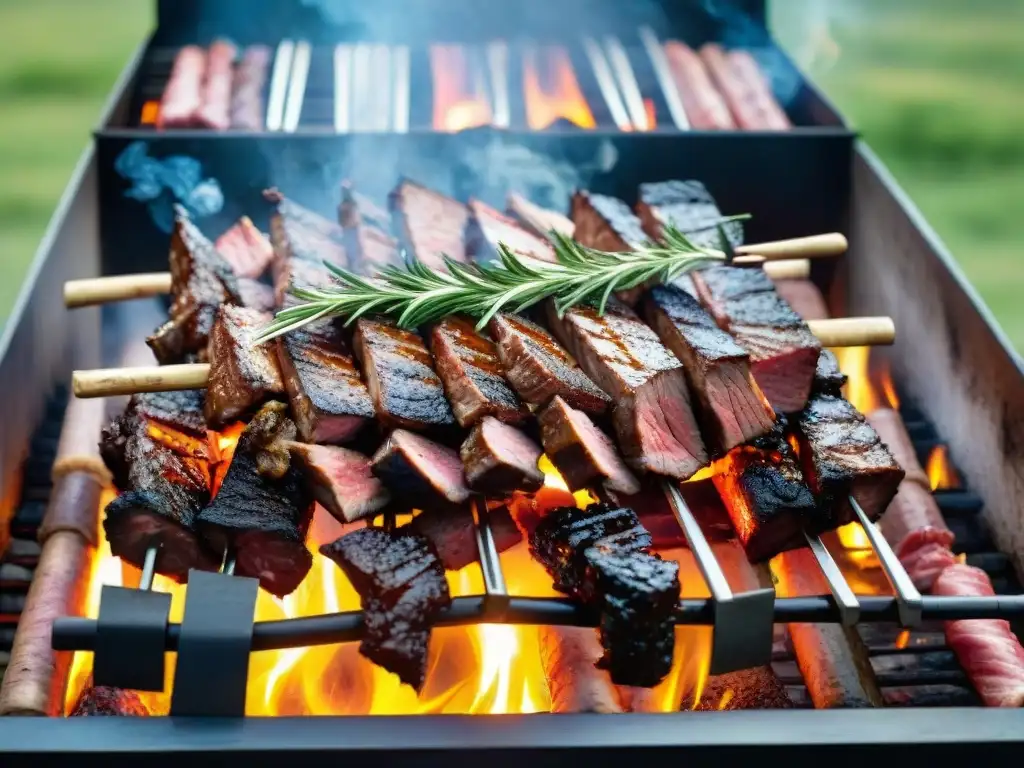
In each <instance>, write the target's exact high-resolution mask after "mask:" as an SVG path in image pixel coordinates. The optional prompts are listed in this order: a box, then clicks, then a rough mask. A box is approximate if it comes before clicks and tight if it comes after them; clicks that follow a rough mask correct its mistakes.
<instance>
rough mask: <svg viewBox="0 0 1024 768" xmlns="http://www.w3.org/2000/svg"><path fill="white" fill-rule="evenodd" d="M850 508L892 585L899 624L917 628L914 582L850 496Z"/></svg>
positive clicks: (919, 606)
mask: <svg viewBox="0 0 1024 768" xmlns="http://www.w3.org/2000/svg"><path fill="white" fill-rule="evenodd" d="M850 506H851V507H852V508H853V511H854V513H855V514H856V515H857V521H858V522H859V523H860V527H861V528H863V529H864V533H865V534H867V537H868V541H870V542H871V547H872V548H873V549H874V550H875V554H876V555H878V562H879V563H880V564H881V566H882V570H883V571H884V572H885V576H886V578H887V579H888V580H889V583H890V584H891V585H892V589H893V592H894V593H895V596H896V603H897V606H898V611H899V617H900V624H901V625H903V626H904V627H906V628H913V627H916V626H918V625H919V624H920V623H921V620H922V601H921V593H920V592H918V591H917V587H915V586H914V582H913V581H912V580H911V578H910V575H909V574H908V573H907V571H906V569H905V568H904V567H903V564H902V563H901V562H900V559H899V558H898V557H897V556H896V553H895V552H893V551H892V547H890V546H889V542H888V541H886V540H885V536H883V535H882V533H881V531H879V530H878V529H877V528H876V527H875V526H874V524H873V523H872V522H871V521H870V520H869V519H868V516H867V514H866V513H865V512H864V510H863V509H862V508H861V506H860V504H858V503H857V500H856V499H855V498H853V496H850Z"/></svg>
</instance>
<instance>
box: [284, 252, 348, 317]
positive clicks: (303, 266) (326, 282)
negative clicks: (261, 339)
mask: <svg viewBox="0 0 1024 768" xmlns="http://www.w3.org/2000/svg"><path fill="white" fill-rule="evenodd" d="M337 282H338V280H337V278H336V277H335V275H334V273H333V272H331V270H329V269H328V268H327V267H326V266H324V265H323V264H321V263H319V262H315V261H309V260H307V259H290V260H289V261H287V262H281V261H275V262H274V288H273V291H274V301H275V302H276V303H277V306H278V307H280V308H282V309H287V308H288V307H291V306H293V305H294V304H296V303H298V302H299V299H297V298H296V297H295V296H293V295H292V293H291V292H292V291H293V290H294V289H296V288H301V289H306V290H315V289H317V288H325V287H330V286H331V285H332V284H337Z"/></svg>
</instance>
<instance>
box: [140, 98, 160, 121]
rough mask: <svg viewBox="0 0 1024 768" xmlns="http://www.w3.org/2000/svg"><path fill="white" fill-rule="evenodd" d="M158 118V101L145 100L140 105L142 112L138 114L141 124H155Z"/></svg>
mask: <svg viewBox="0 0 1024 768" xmlns="http://www.w3.org/2000/svg"><path fill="white" fill-rule="evenodd" d="M159 118H160V102H159V101H147V102H146V103H145V104H143V105H142V114H141V115H140V116H139V122H140V123H141V124H142V125H156V123H157V120H158V119H159Z"/></svg>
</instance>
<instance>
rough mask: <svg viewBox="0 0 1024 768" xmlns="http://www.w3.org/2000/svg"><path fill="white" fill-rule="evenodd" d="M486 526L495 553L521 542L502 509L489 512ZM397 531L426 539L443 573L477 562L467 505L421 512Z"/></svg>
mask: <svg viewBox="0 0 1024 768" xmlns="http://www.w3.org/2000/svg"><path fill="white" fill-rule="evenodd" d="M487 522H488V525H489V526H490V529H491V534H492V535H493V537H494V546H495V548H496V549H497V550H498V552H499V553H501V552H505V551H506V550H509V549H511V548H512V547H514V546H515V545H516V544H518V543H519V542H521V541H522V540H523V535H522V533H520V531H519V529H518V528H517V527H516V524H515V523H514V522H513V520H512V517H511V516H510V515H509V512H508V509H506V508H505V507H498V508H497V509H492V510H491V511H489V512H488V513H487ZM399 530H400V531H403V530H409V531H411V532H415V533H418V534H420V535H422V536H426V537H427V538H428V539H430V541H431V543H432V544H433V545H434V549H436V550H437V554H438V556H439V557H440V558H441V563H442V564H443V565H444V568H445V570H446V571H459V570H462V569H463V568H465V567H466V566H467V565H470V564H471V563H476V562H479V560H480V555H479V553H478V551H477V544H476V539H477V533H476V525H475V523H474V522H473V514H472V512H471V511H470V509H469V507H468V505H465V504H463V505H462V506H460V507H450V508H448V509H443V510H441V509H438V510H431V511H430V512H424V513H423V514H420V515H416V517H414V518H413V519H412V522H410V523H407V524H406V525H405V526H402V527H401V528H399Z"/></svg>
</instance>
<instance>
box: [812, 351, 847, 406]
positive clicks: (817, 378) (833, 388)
mask: <svg viewBox="0 0 1024 768" xmlns="http://www.w3.org/2000/svg"><path fill="white" fill-rule="evenodd" d="M844 386H846V374H845V373H843V372H842V370H840V368H839V360H838V359H836V355H835V352H833V351H832V350H830V349H823V350H821V354H820V355H818V365H817V366H816V367H815V369H814V386H813V391H814V393H815V394H817V395H833V396H835V397H840V396H841V394H842V390H843V387H844Z"/></svg>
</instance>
